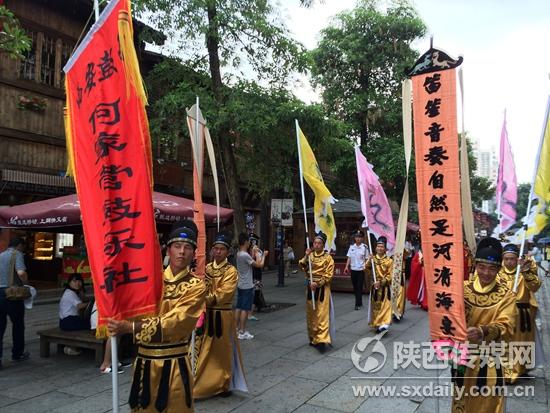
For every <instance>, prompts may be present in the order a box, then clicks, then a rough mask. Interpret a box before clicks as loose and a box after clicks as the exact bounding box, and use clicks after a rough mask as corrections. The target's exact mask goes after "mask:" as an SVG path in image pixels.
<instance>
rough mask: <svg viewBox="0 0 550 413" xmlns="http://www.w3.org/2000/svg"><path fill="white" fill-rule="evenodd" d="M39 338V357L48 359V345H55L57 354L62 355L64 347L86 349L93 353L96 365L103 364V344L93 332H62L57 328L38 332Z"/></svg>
mask: <svg viewBox="0 0 550 413" xmlns="http://www.w3.org/2000/svg"><path fill="white" fill-rule="evenodd" d="M36 334H38V335H39V336H40V357H50V343H57V353H58V354H60V353H63V347H64V346H71V347H78V348H88V349H91V350H94V351H95V361H96V363H97V364H101V363H102V362H103V353H104V351H105V350H104V347H105V342H104V340H101V339H98V338H96V336H95V332H94V331H93V330H77V331H63V330H60V329H59V328H52V329H50V330H42V331H38V332H37V333H36Z"/></svg>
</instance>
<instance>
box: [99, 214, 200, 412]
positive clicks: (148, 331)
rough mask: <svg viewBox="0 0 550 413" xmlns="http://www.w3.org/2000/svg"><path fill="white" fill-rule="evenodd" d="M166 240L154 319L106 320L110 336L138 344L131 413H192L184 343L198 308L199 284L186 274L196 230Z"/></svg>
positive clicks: (185, 225) (186, 226) (187, 227)
mask: <svg viewBox="0 0 550 413" xmlns="http://www.w3.org/2000/svg"><path fill="white" fill-rule="evenodd" d="M181 225H182V226H181V227H180V228H177V229H175V230H174V231H172V232H171V233H170V235H169V237H168V242H167V243H166V244H167V245H168V255H169V257H170V265H169V266H168V267H167V268H166V270H165V271H164V295H163V298H162V301H161V303H160V309H159V312H158V314H157V315H156V316H154V317H150V318H146V319H143V320H141V321H134V322H132V321H128V320H110V321H109V332H110V333H111V334H112V335H118V334H132V335H133V337H134V340H135V342H136V343H138V355H137V358H136V361H135V364H134V377H133V381H132V387H131V390H130V399H129V405H130V408H131V409H132V411H133V412H151V413H152V412H154V413H159V412H162V413H176V412H178V413H181V412H185V413H186V412H193V411H194V405H193V374H192V372H191V367H190V363H189V356H188V351H189V349H188V342H189V338H190V336H191V333H192V332H193V330H194V328H195V325H196V324H197V320H198V319H199V317H200V315H201V313H202V311H203V308H204V300H205V294H206V288H205V284H204V281H203V280H201V279H199V278H197V277H195V276H194V275H193V274H192V273H191V271H190V268H189V266H190V264H191V262H192V260H193V258H194V256H195V249H196V247H197V232H198V231H197V227H196V225H195V224H194V223H193V222H192V221H184V222H182V224H181Z"/></svg>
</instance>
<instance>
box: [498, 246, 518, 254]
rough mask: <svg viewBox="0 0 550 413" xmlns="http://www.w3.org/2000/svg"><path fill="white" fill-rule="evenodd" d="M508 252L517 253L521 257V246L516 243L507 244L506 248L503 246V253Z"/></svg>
mask: <svg viewBox="0 0 550 413" xmlns="http://www.w3.org/2000/svg"><path fill="white" fill-rule="evenodd" d="M506 253H508V254H516V255H517V256H518V257H519V247H518V246H517V245H515V244H506V245H505V246H504V248H502V255H504V254H506Z"/></svg>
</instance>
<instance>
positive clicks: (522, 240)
mask: <svg viewBox="0 0 550 413" xmlns="http://www.w3.org/2000/svg"><path fill="white" fill-rule="evenodd" d="M549 111H550V96H548V100H547V103H546V115H545V116H544V124H543V125H542V133H541V136H540V142H539V150H538V151H537V161H536V162H535V168H534V170H533V179H532V180H531V190H530V191H529V200H528V201H527V211H525V218H523V232H522V237H521V246H520V248H519V256H520V258H521V257H522V256H523V252H524V247H525V236H526V235H527V228H528V223H527V219H528V218H529V213H530V212H531V201H532V200H533V195H534V190H533V187H534V186H535V179H536V177H537V170H538V169H539V162H540V151H541V149H542V143H543V142H544V134H545V132H546V126H547V125H548V115H549ZM539 202H540V201H539ZM520 269H521V268H520V265H519V262H518V264H517V266H516V276H515V278H514V288H513V289H512V291H513V292H514V293H516V292H517V290H518V280H519V272H520Z"/></svg>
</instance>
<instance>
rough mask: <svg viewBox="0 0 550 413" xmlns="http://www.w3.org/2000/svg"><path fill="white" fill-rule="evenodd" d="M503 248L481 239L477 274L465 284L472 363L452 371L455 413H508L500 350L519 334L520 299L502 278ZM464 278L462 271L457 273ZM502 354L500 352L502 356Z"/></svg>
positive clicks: (476, 266)
mask: <svg viewBox="0 0 550 413" xmlns="http://www.w3.org/2000/svg"><path fill="white" fill-rule="evenodd" d="M501 261H502V245H501V244H500V242H499V241H498V240H497V239H495V238H491V237H487V238H484V239H482V240H481V241H480V242H479V244H478V246H477V251H476V256H475V270H476V275H475V276H474V277H473V278H472V279H471V280H468V281H465V282H464V303H465V311H466V324H467V327H468V329H467V334H468V341H469V343H470V349H469V355H468V357H469V358H468V364H467V365H466V366H458V368H457V369H453V383H454V387H453V404H452V412H453V413H474V412H491V413H502V412H504V402H505V400H504V374H503V360H502V359H501V357H500V355H504V354H506V350H507V349H504V350H503V351H501V352H498V351H497V349H499V348H500V347H501V344H507V343H508V342H509V341H510V338H511V337H512V335H513V332H514V325H515V320H516V305H515V297H514V295H513V294H512V292H511V291H510V289H509V288H508V284H507V282H506V281H505V280H503V279H502V278H501V277H499V276H498V273H499V271H500V267H501ZM457 276H459V277H462V273H457ZM499 353H500V354H499Z"/></svg>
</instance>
